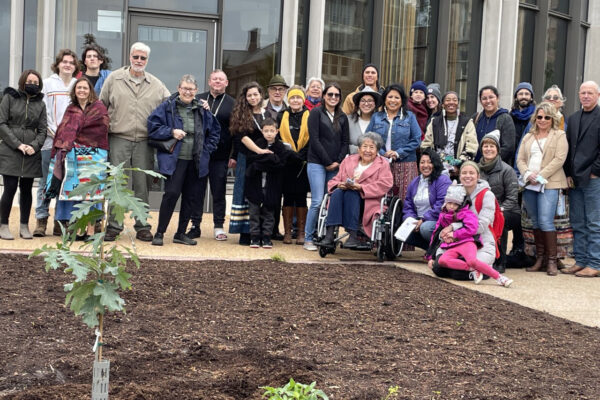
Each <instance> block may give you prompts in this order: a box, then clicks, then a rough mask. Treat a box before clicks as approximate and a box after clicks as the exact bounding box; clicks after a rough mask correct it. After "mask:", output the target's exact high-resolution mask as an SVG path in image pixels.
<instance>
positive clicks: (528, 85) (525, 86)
mask: <svg viewBox="0 0 600 400" xmlns="http://www.w3.org/2000/svg"><path fill="white" fill-rule="evenodd" d="M521 89H527V90H529V93H531V98H533V86H531V83H529V82H521V83H519V84H518V85H517V88H516V89H515V94H514V95H513V96H514V97H517V93H519V90H521Z"/></svg>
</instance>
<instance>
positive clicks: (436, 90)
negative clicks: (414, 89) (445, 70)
mask: <svg viewBox="0 0 600 400" xmlns="http://www.w3.org/2000/svg"><path fill="white" fill-rule="evenodd" d="M425 94H432V95H434V96H435V98H436V99H437V100H438V102H439V103H441V102H442V92H441V91H440V84H439V83H430V84H429V85H428V86H427V91H426V92H425Z"/></svg>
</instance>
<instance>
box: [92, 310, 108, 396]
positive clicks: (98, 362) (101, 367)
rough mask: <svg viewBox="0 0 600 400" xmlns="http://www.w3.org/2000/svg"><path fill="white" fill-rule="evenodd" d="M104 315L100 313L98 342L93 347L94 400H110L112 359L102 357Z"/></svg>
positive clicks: (97, 332) (97, 331)
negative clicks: (109, 383)
mask: <svg viewBox="0 0 600 400" xmlns="http://www.w3.org/2000/svg"><path fill="white" fill-rule="evenodd" d="M102 317H103V315H100V329H96V342H95V343H94V347H93V348H92V351H93V352H94V353H95V359H94V371H93V374H92V400H108V380H109V373H110V361H108V360H103V359H102V320H103V318H102Z"/></svg>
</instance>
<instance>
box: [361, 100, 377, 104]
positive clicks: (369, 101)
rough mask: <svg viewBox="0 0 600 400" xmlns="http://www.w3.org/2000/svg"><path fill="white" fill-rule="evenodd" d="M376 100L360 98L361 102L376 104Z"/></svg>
mask: <svg viewBox="0 0 600 400" xmlns="http://www.w3.org/2000/svg"><path fill="white" fill-rule="evenodd" d="M374 103H375V101H374V100H369V99H361V100H360V104H374Z"/></svg>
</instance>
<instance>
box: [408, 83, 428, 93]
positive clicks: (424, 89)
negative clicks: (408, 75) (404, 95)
mask: <svg viewBox="0 0 600 400" xmlns="http://www.w3.org/2000/svg"><path fill="white" fill-rule="evenodd" d="M415 90H420V91H422V92H423V93H424V94H427V85H425V82H423V81H416V82H414V83H413V84H412V86H411V87H410V94H411V95H412V94H413V92H414V91H415Z"/></svg>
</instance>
